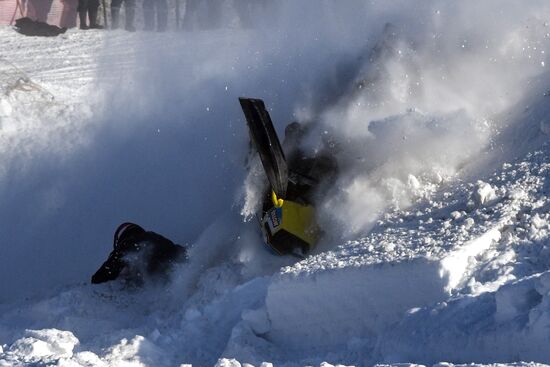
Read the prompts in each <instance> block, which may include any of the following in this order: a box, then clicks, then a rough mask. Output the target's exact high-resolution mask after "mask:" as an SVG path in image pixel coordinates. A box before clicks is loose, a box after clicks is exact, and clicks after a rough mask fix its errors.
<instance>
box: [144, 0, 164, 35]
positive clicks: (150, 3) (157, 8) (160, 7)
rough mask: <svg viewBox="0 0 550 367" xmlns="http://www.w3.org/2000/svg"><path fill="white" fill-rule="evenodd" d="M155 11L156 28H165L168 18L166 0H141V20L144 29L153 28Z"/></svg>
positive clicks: (160, 29)
mask: <svg viewBox="0 0 550 367" xmlns="http://www.w3.org/2000/svg"><path fill="white" fill-rule="evenodd" d="M155 13H156V15H157V30H158V31H164V30H166V22H167V20H168V5H167V3H166V0H143V20H144V23H145V29H146V30H153V29H154V28H155Z"/></svg>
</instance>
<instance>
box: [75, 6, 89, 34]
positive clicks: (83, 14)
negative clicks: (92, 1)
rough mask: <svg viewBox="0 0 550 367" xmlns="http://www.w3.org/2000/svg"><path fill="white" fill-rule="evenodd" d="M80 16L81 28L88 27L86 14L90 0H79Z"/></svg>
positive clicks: (78, 9)
mask: <svg viewBox="0 0 550 367" xmlns="http://www.w3.org/2000/svg"><path fill="white" fill-rule="evenodd" d="M77 11H78V18H79V19H80V29H88V26H87V25H86V15H87V14H88V0H78V8H77Z"/></svg>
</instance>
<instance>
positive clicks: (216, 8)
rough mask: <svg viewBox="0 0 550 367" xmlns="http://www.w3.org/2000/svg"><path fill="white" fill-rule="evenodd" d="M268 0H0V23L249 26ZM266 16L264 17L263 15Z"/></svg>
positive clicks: (151, 27)
mask: <svg viewBox="0 0 550 367" xmlns="http://www.w3.org/2000/svg"><path fill="white" fill-rule="evenodd" d="M270 3H271V4H272V3H273V2H272V1H271V2H270V1H269V0H0V25H1V24H13V22H14V21H15V19H17V18H20V17H28V18H31V19H33V20H36V21H40V22H45V23H48V24H52V25H56V26H59V27H63V28H73V27H79V28H80V29H82V30H86V29H90V28H97V29H104V28H106V29H117V28H120V29H125V30H127V31H135V30H151V31H153V30H156V31H165V30H167V29H184V30H193V29H211V28H217V27H223V26H236V27H252V26H253V25H255V24H257V23H258V22H257V19H256V18H257V15H258V14H263V16H262V18H264V19H263V20H262V21H264V20H265V17H266V16H265V12H268V11H269V10H268V7H269V4H270ZM267 18H269V17H267Z"/></svg>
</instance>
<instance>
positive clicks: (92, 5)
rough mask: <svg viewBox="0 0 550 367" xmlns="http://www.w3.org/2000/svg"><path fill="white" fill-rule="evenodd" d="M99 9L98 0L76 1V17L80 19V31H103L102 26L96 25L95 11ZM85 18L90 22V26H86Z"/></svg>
mask: <svg viewBox="0 0 550 367" xmlns="http://www.w3.org/2000/svg"><path fill="white" fill-rule="evenodd" d="M98 9H99V0H78V16H79V17H80V29H90V28H95V29H103V26H102V25H99V24H98V23H97V11H98ZM86 16H88V19H89V20H90V25H89V26H88V25H86Z"/></svg>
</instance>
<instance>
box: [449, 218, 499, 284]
mask: <svg viewBox="0 0 550 367" xmlns="http://www.w3.org/2000/svg"><path fill="white" fill-rule="evenodd" d="M500 236H501V233H500V231H499V230H498V229H496V228H495V229H492V230H489V231H487V232H486V233H484V234H483V235H481V236H480V237H478V238H475V239H473V240H471V241H469V242H467V243H466V244H464V245H462V246H460V247H459V248H458V249H457V250H455V251H453V252H451V253H450V254H449V255H447V256H446V257H445V258H444V259H443V260H442V261H441V270H440V276H441V277H443V278H448V284H447V288H446V289H447V291H448V292H449V293H450V292H451V291H452V290H453V289H454V288H456V286H458V284H459V283H460V282H461V280H462V279H463V277H464V274H465V273H466V272H467V270H468V268H469V266H470V260H471V259H474V258H475V256H477V255H479V254H481V253H482V252H483V251H485V250H486V249H488V248H489V247H490V246H491V244H492V243H493V242H496V241H498V240H500Z"/></svg>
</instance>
